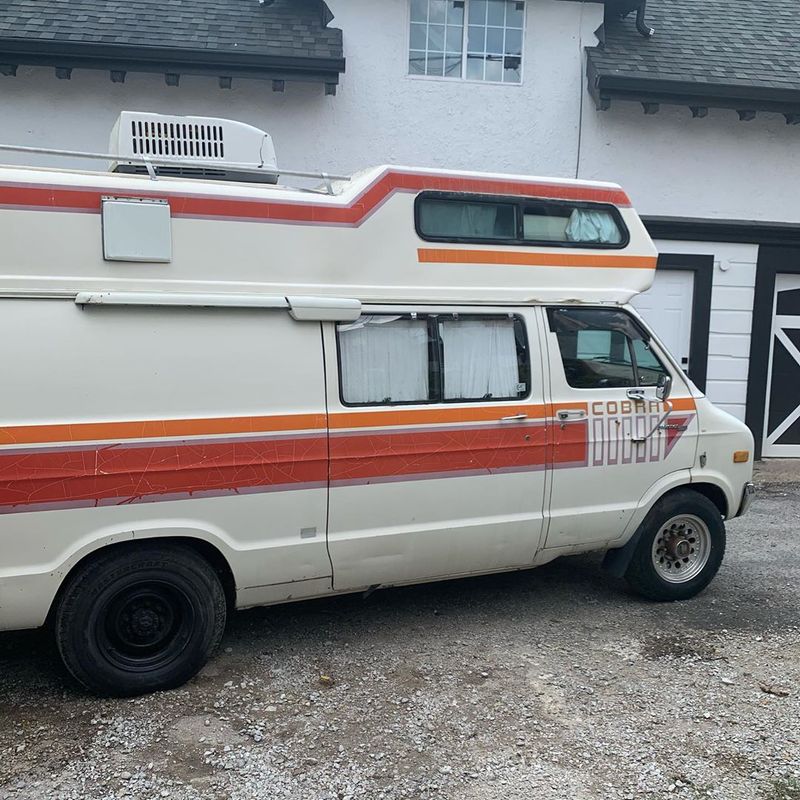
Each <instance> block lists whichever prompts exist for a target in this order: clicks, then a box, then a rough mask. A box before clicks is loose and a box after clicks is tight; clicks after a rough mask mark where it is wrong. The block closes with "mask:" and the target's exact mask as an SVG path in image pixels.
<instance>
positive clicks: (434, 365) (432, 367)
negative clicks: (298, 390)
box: [334, 311, 533, 408]
mask: <svg viewBox="0 0 800 800" xmlns="http://www.w3.org/2000/svg"><path fill="white" fill-rule="evenodd" d="M371 316H387V317H401V318H404V319H412V318H416V319H418V320H419V319H423V320H425V321H426V322H427V325H428V393H429V394H433V395H434V396H433V397H431V398H430V399H428V400H398V401H395V402H391V403H384V402H383V401H382V400H377V401H374V402H362V403H353V402H349V401H346V400H345V399H344V380H343V379H342V349H341V345H340V339H339V325H338V324H334V335H335V338H336V372H337V377H338V381H339V402H340V403H341V404H342V406H343V407H344V408H376V407H377V408H392V407H394V406H431V405H459V404H475V403H484V404H486V403H498V404H499V403H521V402H525V401H526V400H529V399H530V397H531V394H532V392H533V386H532V383H533V379H532V376H533V358H532V355H531V344H530V343H531V339H530V336H529V335H528V327H527V325H526V324H525V318H524V316H523V315H522V314H519V313H516V312H509V313H507V314H504V313H502V312H499V311H495V312H490V313H488V314H481V313H480V312H473V311H467V312H461V311H430V312H428V311H425V312H415V311H400V312H397V313H394V312H390V311H382V312H378V313H375V314H372V315H371ZM509 318H510V319H512V320H513V321H514V329H515V335H516V330H517V326H519V329H520V330H521V331H522V338H523V343H524V347H525V354H526V356H527V362H526V364H525V366H526V370H527V375H526V376H524V377H526V378H527V380H526V384H527V392H526V393H525V394H524V395H518V396H517V397H492V398H490V399H488V400H487V399H486V398H485V397H476V398H474V399H466V400H465V399H460V398H456V399H451V400H448V399H446V398H445V397H444V343H443V341H442V337H441V335H440V333H439V325H438V322H439V320H441V319H451V320H452V319H487V320H491V319H494V320H498V319H509ZM517 352H519V351H517Z"/></svg>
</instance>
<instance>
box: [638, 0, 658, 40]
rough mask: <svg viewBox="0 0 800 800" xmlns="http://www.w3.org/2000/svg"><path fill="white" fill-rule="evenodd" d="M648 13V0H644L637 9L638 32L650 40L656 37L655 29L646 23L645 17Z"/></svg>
mask: <svg viewBox="0 0 800 800" xmlns="http://www.w3.org/2000/svg"><path fill="white" fill-rule="evenodd" d="M646 13H647V0H642V2H641V3H639V7H638V8H637V9H636V30H637V31H639V33H641V34H642V36H644V37H645V39H650V38H651V37H652V36H654V35H655V32H656V31H655V28H651V27H650V26H649V25H648V24H647V23H646V22H645V21H644V15H645V14H646Z"/></svg>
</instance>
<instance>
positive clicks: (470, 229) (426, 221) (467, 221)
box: [419, 199, 517, 240]
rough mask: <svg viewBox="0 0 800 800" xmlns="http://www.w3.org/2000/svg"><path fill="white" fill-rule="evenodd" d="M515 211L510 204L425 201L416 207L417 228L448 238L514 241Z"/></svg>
mask: <svg viewBox="0 0 800 800" xmlns="http://www.w3.org/2000/svg"><path fill="white" fill-rule="evenodd" d="M516 213H517V209H516V207H515V206H514V205H513V204H511V203H496V202H467V201H465V200H456V201H453V200H434V199H430V200H425V201H424V202H422V203H420V205H419V229H420V231H421V232H422V233H423V234H425V235H428V236H435V237H442V238H448V239H455V240H461V239H479V240H483V239H492V240H495V239H514V238H516V235H517V218H516Z"/></svg>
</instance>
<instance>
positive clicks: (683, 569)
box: [652, 514, 711, 583]
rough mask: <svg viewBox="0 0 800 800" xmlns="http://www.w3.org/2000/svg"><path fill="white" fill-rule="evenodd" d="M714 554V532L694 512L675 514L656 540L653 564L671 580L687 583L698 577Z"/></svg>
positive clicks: (661, 574) (654, 542) (665, 577)
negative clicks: (712, 549) (712, 552)
mask: <svg viewBox="0 0 800 800" xmlns="http://www.w3.org/2000/svg"><path fill="white" fill-rule="evenodd" d="M710 555H711V532H710V531H709V529H708V525H706V523H705V522H703V520H702V519H700V518H699V517H696V516H694V515H693V514H681V515H680V516H677V517H672V519H670V520H668V521H667V522H665V523H664V525H662V526H661V529H660V530H659V532H658V533H657V534H656V537H655V539H654V540H653V548H652V558H653V566H654V567H655V569H656V572H657V573H658V575H659V577H661V578H663V580H665V581H667V582H668V583H686V582H687V581H690V580H692V579H693V578H696V577H697V576H698V575H699V574H700V573H701V572H702V571H703V568H704V567H705V565H706V564H707V563H708V558H709V556H710Z"/></svg>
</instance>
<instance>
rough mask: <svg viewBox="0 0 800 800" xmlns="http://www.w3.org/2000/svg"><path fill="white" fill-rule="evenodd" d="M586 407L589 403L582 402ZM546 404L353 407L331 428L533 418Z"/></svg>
mask: <svg viewBox="0 0 800 800" xmlns="http://www.w3.org/2000/svg"><path fill="white" fill-rule="evenodd" d="M583 407H584V408H585V407H586V405H585V404H583ZM547 412H548V407H547V406H546V405H536V404H531V405H529V404H526V403H521V404H519V405H516V406H504V405H502V406H501V405H495V406H469V407H467V408H464V407H459V408H441V407H437V408H421V409H408V410H402V411H398V410H391V411H350V412H344V413H338V414H331V417H330V426H331V429H339V428H381V427H384V426H389V425H434V424H437V423H447V422H456V423H457V422H496V421H498V420H500V419H502V418H503V417H511V416H514V415H515V414H527V415H528V417H530V418H531V419H544V418H545V417H546V416H547Z"/></svg>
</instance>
